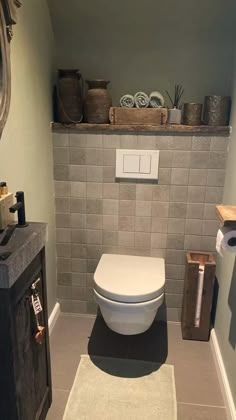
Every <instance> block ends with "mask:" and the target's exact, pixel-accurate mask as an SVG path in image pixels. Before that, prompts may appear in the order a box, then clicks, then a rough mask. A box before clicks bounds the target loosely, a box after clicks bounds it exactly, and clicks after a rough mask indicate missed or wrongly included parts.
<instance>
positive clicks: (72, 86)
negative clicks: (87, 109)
mask: <svg viewBox="0 0 236 420" xmlns="http://www.w3.org/2000/svg"><path fill="white" fill-rule="evenodd" d="M56 103H57V119H58V122H61V123H64V124H71V123H75V124H76V123H80V122H81V121H82V118H83V79H82V76H81V73H80V71H79V70H58V82H57V92H56Z"/></svg>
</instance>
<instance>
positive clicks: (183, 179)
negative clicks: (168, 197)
mask: <svg viewBox="0 0 236 420" xmlns="http://www.w3.org/2000/svg"><path fill="white" fill-rule="evenodd" d="M188 183H189V169H182V168H172V171H171V185H188Z"/></svg>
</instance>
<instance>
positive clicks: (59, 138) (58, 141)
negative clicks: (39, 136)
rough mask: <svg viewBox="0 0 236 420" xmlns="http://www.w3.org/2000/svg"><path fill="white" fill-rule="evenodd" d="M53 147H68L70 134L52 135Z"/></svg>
mask: <svg viewBox="0 0 236 420" xmlns="http://www.w3.org/2000/svg"><path fill="white" fill-rule="evenodd" d="M52 141H53V147H66V146H68V145H69V140H68V133H52Z"/></svg>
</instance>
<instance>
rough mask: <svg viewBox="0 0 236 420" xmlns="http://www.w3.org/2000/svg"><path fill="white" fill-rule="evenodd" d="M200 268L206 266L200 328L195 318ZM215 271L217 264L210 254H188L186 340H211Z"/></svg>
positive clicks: (185, 282) (184, 322)
mask: <svg viewBox="0 0 236 420" xmlns="http://www.w3.org/2000/svg"><path fill="white" fill-rule="evenodd" d="M200 266H204V278H203V291H202V300H201V311H200V323H199V326H196V325H195V320H196V319H195V318H196V306H197V296H198V275H199V268H200ZM215 270H216V263H215V260H214V257H213V255H212V254H210V253H208V252H187V259H186V269H185V280H184V297H183V307H182V317H181V327H182V336H183V338H184V339H186V340H200V341H208V340H209V334H210V324H211V309H212V300H213V290H214V283H215Z"/></svg>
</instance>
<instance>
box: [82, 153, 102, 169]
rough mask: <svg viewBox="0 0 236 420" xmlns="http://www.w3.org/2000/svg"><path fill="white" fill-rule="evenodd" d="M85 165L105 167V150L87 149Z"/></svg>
mask: <svg viewBox="0 0 236 420" xmlns="http://www.w3.org/2000/svg"><path fill="white" fill-rule="evenodd" d="M85 163H86V165H96V166H102V165H103V150H102V149H85Z"/></svg>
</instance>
